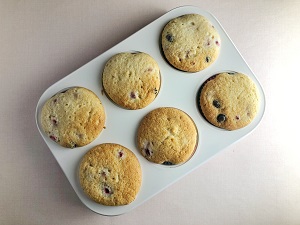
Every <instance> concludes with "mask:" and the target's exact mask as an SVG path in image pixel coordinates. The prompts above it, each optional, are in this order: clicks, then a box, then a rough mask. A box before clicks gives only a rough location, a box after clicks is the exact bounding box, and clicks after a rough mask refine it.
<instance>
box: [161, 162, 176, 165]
mask: <svg viewBox="0 0 300 225" xmlns="http://www.w3.org/2000/svg"><path fill="white" fill-rule="evenodd" d="M162 164H163V165H167V166H171V165H174V164H173V163H172V162H169V161H164V162H163V163H162Z"/></svg>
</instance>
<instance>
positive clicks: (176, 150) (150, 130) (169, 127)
mask: <svg viewBox="0 0 300 225" xmlns="http://www.w3.org/2000/svg"><path fill="white" fill-rule="evenodd" d="M197 143H198V132H197V128H196V125H195V124H194V122H193V120H192V119H191V117H189V116H188V115H187V114H186V113H185V112H183V111H181V110H179V109H176V108H172V107H162V108H157V109H154V110H152V111H151V112H150V113H148V114H147V115H146V116H145V117H144V118H143V119H142V121H141V123H140V124H139V127H138V132H137V145H138V149H139V150H140V152H141V154H142V155H143V156H144V157H145V158H146V159H147V160H149V161H151V162H154V163H157V164H165V165H178V164H182V163H184V162H186V161H187V160H189V159H190V158H191V156H192V155H193V153H194V151H195V149H196V147H197Z"/></svg>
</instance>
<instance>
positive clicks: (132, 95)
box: [130, 91, 136, 99]
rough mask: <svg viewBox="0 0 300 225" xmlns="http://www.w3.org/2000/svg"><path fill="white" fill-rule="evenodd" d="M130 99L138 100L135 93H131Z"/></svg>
mask: <svg viewBox="0 0 300 225" xmlns="http://www.w3.org/2000/svg"><path fill="white" fill-rule="evenodd" d="M130 98H133V99H136V95H135V93H134V92H133V91H132V92H131V93H130Z"/></svg>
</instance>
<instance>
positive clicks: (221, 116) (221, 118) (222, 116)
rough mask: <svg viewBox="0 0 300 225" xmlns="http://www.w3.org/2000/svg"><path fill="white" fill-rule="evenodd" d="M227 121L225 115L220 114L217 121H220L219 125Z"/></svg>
mask: <svg viewBox="0 0 300 225" xmlns="http://www.w3.org/2000/svg"><path fill="white" fill-rule="evenodd" d="M225 120H226V116H225V115H224V114H219V115H218V116H217V121H218V122H219V123H221V122H224V121H225Z"/></svg>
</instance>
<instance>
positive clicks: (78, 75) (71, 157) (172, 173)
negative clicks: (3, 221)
mask: <svg viewBox="0 0 300 225" xmlns="http://www.w3.org/2000/svg"><path fill="white" fill-rule="evenodd" d="M189 13H196V14H200V15H203V16H205V17H206V18H207V19H208V20H210V21H211V23H212V24H213V25H214V27H215V29H217V30H218V32H219V34H220V37H221V51H220V55H219V57H218V59H217V60H216V61H215V62H214V63H213V64H212V65H211V66H210V67H208V68H206V69H205V70H203V71H200V72H196V73H188V72H183V71H179V70H177V69H174V68H173V67H172V66H170V64H168V62H166V60H165V59H164V57H163V54H162V51H161V47H160V36H161V31H162V29H163V27H164V25H165V24H166V23H167V22H168V21H169V20H171V19H173V18H175V17H178V16H181V15H184V14H189ZM128 51H140V52H146V53H148V54H150V55H151V56H152V57H153V58H154V59H155V60H156V61H157V63H158V64H159V66H160V70H161V78H162V84H161V89H160V91H159V93H158V95H157V98H156V99H155V100H154V101H153V102H152V103H151V104H150V105H148V106H147V107H146V108H143V109H139V110H126V109H123V108H121V107H118V106H117V105H115V104H114V103H113V102H112V101H111V100H110V99H109V98H108V97H107V96H106V95H105V94H104V92H103V87H102V82H101V76H102V71H103V68H104V65H105V63H106V62H107V60H108V59H109V58H110V57H111V56H113V55H114V54H116V53H120V52H128ZM222 71H238V72H241V73H244V74H247V75H248V76H249V77H251V78H252V80H253V81H254V82H255V83H256V85H257V87H258V90H259V94H260V109H259V112H258V114H257V116H256V117H255V119H254V120H253V121H252V123H251V124H250V125H248V126H246V127H244V128H242V129H239V130H235V131H227V130H224V129H220V128H217V127H215V126H213V125H211V124H209V123H208V122H207V121H206V120H205V119H204V118H203V117H202V115H201V114H200V112H199V110H198V106H197V101H198V100H197V94H198V90H199V88H200V86H201V85H202V84H203V82H204V81H205V80H206V79H208V78H209V77H211V76H212V75H214V74H217V73H219V72H222ZM73 86H82V87H86V88H88V89H90V90H92V91H93V92H94V93H96V94H97V95H98V97H99V98H100V100H101V101H102V103H103V106H104V108H105V112H106V116H107V119H106V123H105V126H106V128H105V129H104V130H103V131H102V132H101V134H100V135H99V136H98V138H97V139H96V140H95V141H93V142H92V143H90V144H89V145H87V146H84V147H80V148H75V149H67V148H64V147H61V146H60V145H58V144H57V143H55V142H53V141H52V140H50V138H49V137H48V136H47V135H46V134H45V133H44V132H43V130H42V129H41V124H40V111H41V108H42V106H43V104H44V103H45V101H46V100H47V99H49V98H50V97H51V96H53V95H54V94H56V93H57V92H60V91H61V90H63V89H66V88H68V87H73ZM158 107H176V108H178V109H181V110H183V111H184V112H186V113H187V114H188V115H189V116H190V117H191V118H192V119H193V120H194V122H195V124H196V126H197V129H198V132H199V142H198V147H197V149H196V152H195V154H194V155H193V157H192V158H191V159H190V160H189V161H188V162H186V163H184V164H183V165H180V166H163V165H157V164H153V163H151V162H149V161H147V160H146V159H145V158H143V156H142V155H141V154H140V152H139V151H138V149H137V145H136V132H137V127H138V124H139V122H140V121H141V119H142V118H143V117H144V116H145V115H146V114H147V113H148V112H150V111H151V110H153V109H155V108H158ZM264 109H265V96H264V93H263V90H262V87H261V85H260V83H259V81H258V80H257V78H256V77H255V75H254V74H253V72H252V71H251V69H250V68H249V66H248V65H247V63H246V62H245V60H244V59H243V58H242V56H241V55H240V53H239V52H238V50H237V49H236V47H235V46H234V44H233V43H232V41H231V40H230V38H229V37H228V35H227V34H226V32H225V31H224V29H223V28H222V26H221V25H220V23H219V22H218V21H217V19H216V18H215V17H214V16H213V15H211V14H210V13H208V12H206V11H203V10H201V9H199V8H196V7H193V6H183V7H179V8H175V9H173V10H171V11H169V12H167V13H166V14H165V15H163V16H161V17H160V18H158V19H157V20H155V21H154V22H152V23H150V24H149V25H147V26H146V27H144V28H143V29H141V30H140V31H138V32H136V33H135V34H133V35H131V36H130V37H129V38H127V39H125V40H124V41H122V42H121V43H119V44H117V45H116V46H114V47H113V48H111V49H110V50H108V51H106V52H105V53H103V54H101V55H100V56H98V57H97V58H95V59H94V60H92V61H90V62H89V63H87V64H86V65H84V66H82V67H81V68H79V69H78V70H76V71H74V72H73V73H71V74H69V75H68V76H66V77H64V78H63V79H61V80H60V81H58V82H56V83H55V84H53V85H52V86H50V87H49V88H48V89H47V90H46V91H45V92H44V93H43V95H42V96H41V98H40V100H39V102H38V104H37V108H36V123H37V127H38V129H39V131H40V133H41V136H42V137H43V139H44V140H45V142H46V144H47V145H48V147H49V149H50V151H51V152H52V153H53V155H54V157H55V158H56V160H57V162H58V164H59V165H60V166H61V168H62V170H63V172H64V173H65V175H66V177H67V179H68V180H69V182H70V184H71V185H72V187H73V188H74V190H75V192H76V194H77V195H78V197H79V199H80V200H81V201H82V202H83V204H85V205H86V206H87V207H88V208H89V209H91V210H92V211H94V212H96V213H99V214H102V215H120V214H123V213H126V212H129V211H130V210H132V209H134V208H135V207H137V206H139V205H141V204H142V203H144V202H145V201H147V200H148V199H149V198H151V197H152V196H154V195H156V194H158V193H159V192H160V191H162V190H163V189H165V188H167V187H168V186H169V185H171V184H172V183H174V182H175V181H177V180H179V179H180V178H182V177H183V176H185V175H187V174H188V173H190V172H191V171H193V170H194V169H196V168H198V167H199V166H200V165H201V164H203V163H204V162H206V161H207V160H208V159H210V158H211V157H212V156H214V155H216V154H217V153H218V152H220V151H221V150H223V149H225V148H226V147H228V146H229V145H231V144H233V143H235V142H236V141H238V140H240V139H241V138H243V137H245V136H246V135H247V134H249V133H250V132H251V131H253V129H254V128H255V127H256V126H257V125H258V124H259V122H260V121H261V119H262V117H263V114H264ZM101 143H118V144H121V145H123V146H125V147H127V148H129V149H131V150H132V151H133V152H134V153H135V154H136V156H137V158H138V159H139V161H140V164H141V167H142V172H143V181H142V186H141V190H140V192H139V193H138V196H137V198H136V200H135V201H134V202H132V203H131V204H129V205H126V206H104V205H101V204H97V203H95V202H93V201H92V200H90V199H89V198H88V197H87V196H86V195H85V194H84V193H83V191H82V189H81V187H80V184H79V180H78V165H79V163H80V160H81V157H82V156H83V155H84V154H85V153H86V152H87V151H88V150H89V149H91V148H92V147H94V146H96V145H98V144H101Z"/></svg>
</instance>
